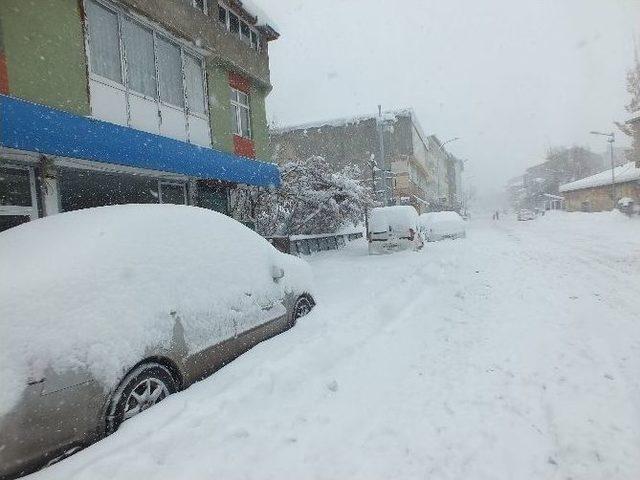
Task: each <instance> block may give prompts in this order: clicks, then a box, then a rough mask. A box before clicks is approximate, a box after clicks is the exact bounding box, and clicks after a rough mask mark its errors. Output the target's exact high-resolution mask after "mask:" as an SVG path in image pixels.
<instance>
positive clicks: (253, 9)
mask: <svg viewBox="0 0 640 480" xmlns="http://www.w3.org/2000/svg"><path fill="white" fill-rule="evenodd" d="M241 3H242V7H243V8H244V9H245V10H246V11H247V12H249V13H250V14H251V15H253V16H254V17H256V18H257V19H258V21H257V23H256V25H268V26H270V27H271V28H273V29H274V30H277V31H280V28H279V27H278V25H277V24H276V22H274V21H273V19H272V18H271V17H269V15H267V14H266V13H265V11H264V9H263V8H262V7H261V6H260V5H261V4H262V0H242V2H241Z"/></svg>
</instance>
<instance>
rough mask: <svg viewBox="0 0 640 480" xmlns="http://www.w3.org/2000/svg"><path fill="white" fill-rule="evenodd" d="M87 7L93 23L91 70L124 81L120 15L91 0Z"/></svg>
mask: <svg viewBox="0 0 640 480" xmlns="http://www.w3.org/2000/svg"><path fill="white" fill-rule="evenodd" d="M87 7H88V8H87V16H88V17H89V23H90V25H91V36H90V37H89V43H90V46H91V63H90V65H91V71H92V72H94V73H96V74H98V75H100V76H102V77H105V78H108V79H109V80H113V81H114V82H118V83H122V67H121V64H120V42H119V40H118V36H119V35H118V15H117V14H116V13H114V12H112V11H111V10H107V9H106V8H104V7H102V6H101V5H98V4H97V3H93V2H89V3H88V5H87Z"/></svg>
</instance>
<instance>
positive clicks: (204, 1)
mask: <svg viewBox="0 0 640 480" xmlns="http://www.w3.org/2000/svg"><path fill="white" fill-rule="evenodd" d="M191 4H192V5H193V8H195V9H196V10H198V11H199V12H202V13H204V14H205V15H209V1H208V0H202V8H200V7H199V6H198V3H197V0H192V1H191Z"/></svg>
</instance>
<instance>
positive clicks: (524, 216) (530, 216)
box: [518, 208, 536, 222]
mask: <svg viewBox="0 0 640 480" xmlns="http://www.w3.org/2000/svg"><path fill="white" fill-rule="evenodd" d="M535 218H536V214H535V213H534V212H533V211H531V210H528V209H526V208H524V209H522V210H519V211H518V220H519V221H521V222H524V221H527V220H535Z"/></svg>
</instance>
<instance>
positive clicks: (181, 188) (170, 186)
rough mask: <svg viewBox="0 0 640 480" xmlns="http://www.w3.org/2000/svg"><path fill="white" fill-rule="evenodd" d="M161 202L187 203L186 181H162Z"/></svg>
mask: <svg viewBox="0 0 640 480" xmlns="http://www.w3.org/2000/svg"><path fill="white" fill-rule="evenodd" d="M160 203H171V204H174V205H186V204H187V189H186V187H185V185H184V183H168V182H160Z"/></svg>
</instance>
